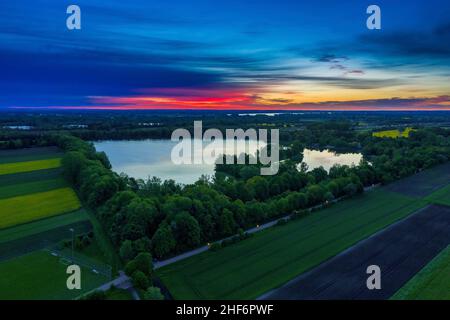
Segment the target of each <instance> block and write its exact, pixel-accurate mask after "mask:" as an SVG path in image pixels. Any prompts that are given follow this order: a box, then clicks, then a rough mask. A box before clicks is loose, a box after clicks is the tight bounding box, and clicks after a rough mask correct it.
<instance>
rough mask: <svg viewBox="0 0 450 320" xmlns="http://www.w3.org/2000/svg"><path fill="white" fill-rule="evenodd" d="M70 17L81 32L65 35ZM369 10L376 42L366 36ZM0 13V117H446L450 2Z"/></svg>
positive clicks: (194, 1)
mask: <svg viewBox="0 0 450 320" xmlns="http://www.w3.org/2000/svg"><path fill="white" fill-rule="evenodd" d="M70 4H76V5H78V6H79V7H80V8H81V23H82V29H81V30H72V31H70V30H68V29H67V28H66V23H65V20H66V18H67V16H68V15H67V14H66V8H67V7H68V6H69V5H70ZM370 4H376V5H378V6H379V7H380V8H381V14H382V15H381V17H382V29H381V30H368V29H367V28H366V19H367V17H368V15H367V14H366V8H367V6H368V5H370ZM0 12H1V15H2V17H1V19H0V49H1V51H0V66H1V70H2V72H1V76H0V108H24V107H25V108H29V107H39V108H49V107H51V108H68V109H70V108H75V109H78V108H79V109H82V108H98V109H230V110H231V109H264V110H266V109H333V110H334V109H338V110H347V109H348V110H350V109H351V110H353V109H392V110H396V109H407V110H409V109H411V110H412V109H427V110H431V109H433V110H434V109H438V110H442V109H446V108H450V98H449V95H450V85H449V83H450V81H449V80H450V63H449V62H450V2H449V1H444V0H441V1H437V0H427V1H424V0H420V1H419V0H416V1H400V0H390V1H363V0H349V1H299V0H296V1H286V0H278V1H243V0H241V1H235V0H228V1H200V0H190V1H171V0H167V1H156V0H150V1H148V0H147V1H144V0H139V1H136V0H130V1H123V0H121V1H118V0H109V1H99V0H93V1H92V0H90V1H87V0H73V1H70V2H69V1H55V0H53V1H49V0H34V1H31V0H22V1H12V0H2V2H1V3H0Z"/></svg>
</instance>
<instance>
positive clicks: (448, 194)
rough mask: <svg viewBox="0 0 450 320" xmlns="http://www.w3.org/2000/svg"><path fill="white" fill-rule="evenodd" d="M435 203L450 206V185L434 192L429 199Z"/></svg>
mask: <svg viewBox="0 0 450 320" xmlns="http://www.w3.org/2000/svg"><path fill="white" fill-rule="evenodd" d="M427 199H428V200H430V201H431V202H433V203H437V204H442V205H444V206H450V184H449V185H448V186H446V187H444V188H442V189H439V190H438V191H435V192H433V193H432V194H430V195H429V196H428V197H427Z"/></svg>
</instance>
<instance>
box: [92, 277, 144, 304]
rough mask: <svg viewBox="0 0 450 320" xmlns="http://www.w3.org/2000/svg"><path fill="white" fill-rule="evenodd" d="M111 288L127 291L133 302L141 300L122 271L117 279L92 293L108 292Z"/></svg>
mask: <svg viewBox="0 0 450 320" xmlns="http://www.w3.org/2000/svg"><path fill="white" fill-rule="evenodd" d="M112 286H114V287H116V288H119V289H123V290H127V291H129V292H130V293H131V295H132V297H133V299H134V300H141V298H140V297H139V294H138V293H137V291H136V289H135V288H134V287H133V283H132V282H131V279H130V277H128V276H127V275H126V274H125V272H123V271H120V272H119V276H118V277H117V278H115V279H114V280H112V281H110V282H108V283H105V284H103V285H101V286H100V287H98V288H97V289H95V290H93V291H108V290H109V289H110V288H111V287H112Z"/></svg>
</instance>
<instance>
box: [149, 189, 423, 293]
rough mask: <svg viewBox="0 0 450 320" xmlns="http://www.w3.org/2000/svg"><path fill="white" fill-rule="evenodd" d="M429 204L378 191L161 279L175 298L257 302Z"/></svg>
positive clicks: (173, 269)
mask: <svg viewBox="0 0 450 320" xmlns="http://www.w3.org/2000/svg"><path fill="white" fill-rule="evenodd" d="M425 205H426V202H425V201H422V200H416V199H412V198H410V197H407V196H403V195H400V194H396V193H391V192H388V191H385V190H383V189H378V190H374V191H371V192H368V193H366V194H364V195H361V196H358V197H356V198H353V199H349V200H345V201H342V202H340V203H337V204H336V205H334V206H333V207H331V208H328V209H324V210H321V211H317V212H313V213H312V214H311V215H309V216H307V217H305V218H303V219H299V220H295V221H292V222H290V223H288V224H287V225H284V226H277V227H274V228H269V229H267V230H264V231H261V232H259V233H257V234H255V235H254V236H253V237H252V238H250V239H247V240H245V241H242V242H240V243H237V244H235V245H232V246H229V247H225V248H223V249H221V250H219V251H218V252H212V251H208V252H205V253H202V254H199V255H196V256H193V257H191V258H188V259H186V260H182V261H179V262H177V263H174V264H171V265H168V266H166V267H164V268H161V269H158V270H157V274H158V276H159V277H160V278H161V279H162V281H163V282H164V284H165V285H166V286H167V287H168V289H169V290H170V292H171V294H172V295H173V297H174V298H175V299H254V298H257V297H258V296H260V295H261V294H263V293H265V292H267V291H269V290H271V289H274V288H276V287H279V286H281V285H282V284H284V283H286V282H287V281H289V280H291V279H292V278H294V277H295V276H297V275H299V274H301V273H303V272H305V271H307V270H308V269H311V268H312V267H314V266H316V265H318V264H319V263H321V262H323V261H325V260H326V259H329V258H331V257H333V256H335V255H336V254H338V253H340V252H342V251H343V250H345V249H346V248H348V247H350V246H352V245H353V244H355V243H356V242H358V241H360V240H362V239H364V238H366V237H368V236H370V235H371V234H373V233H375V232H376V231H378V230H381V229H382V228H384V227H386V226H388V225H390V224H391V223H393V222H395V221H397V220H399V219H402V218H404V217H406V216H407V215H409V214H411V213H412V212H414V211H416V210H417V209H419V208H421V207H423V206H425Z"/></svg>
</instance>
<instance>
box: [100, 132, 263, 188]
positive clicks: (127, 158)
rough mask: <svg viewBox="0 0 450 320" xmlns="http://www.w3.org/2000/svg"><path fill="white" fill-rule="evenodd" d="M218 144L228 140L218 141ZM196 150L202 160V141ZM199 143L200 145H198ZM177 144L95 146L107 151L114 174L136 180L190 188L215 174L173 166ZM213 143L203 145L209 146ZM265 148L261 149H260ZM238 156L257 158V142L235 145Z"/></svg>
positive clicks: (210, 167) (207, 167)
mask: <svg viewBox="0 0 450 320" xmlns="http://www.w3.org/2000/svg"><path fill="white" fill-rule="evenodd" d="M216 141H217V142H218V143H220V142H222V143H224V142H225V146H226V145H227V143H226V141H227V140H226V139H225V140H216ZM191 142H192V144H193V145H194V146H195V147H193V148H192V149H191V150H192V151H191V152H192V155H193V156H194V157H195V156H199V157H201V154H202V141H201V140H197V139H192V141H191ZM195 142H197V143H195ZM177 144H178V142H176V141H171V140H139V141H135V140H130V141H124V140H122V141H100V142H94V145H95V148H96V149H97V151H104V152H105V153H106V155H107V156H108V158H109V161H110V162H111V165H112V168H113V170H114V171H115V172H117V173H121V172H124V173H126V174H127V175H128V176H130V177H133V178H136V179H147V178H148V177H152V176H156V177H158V178H161V180H163V181H164V180H168V179H173V180H175V181H176V182H179V183H184V184H189V183H194V182H195V181H197V180H198V179H199V178H200V177H201V175H210V176H212V175H213V174H214V167H215V165H214V164H174V163H173V162H172V160H171V152H172V148H173V147H174V146H175V145H177ZM208 144H210V142H205V143H203V146H207V145H208ZM262 147H264V145H262V146H261V148H262ZM236 150H237V152H236V153H237V154H241V153H244V152H245V151H246V150H247V153H249V154H253V155H255V154H256V151H257V150H258V144H257V142H256V141H255V140H250V141H247V143H246V141H245V140H237V141H236ZM225 153H226V154H233V148H225Z"/></svg>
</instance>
